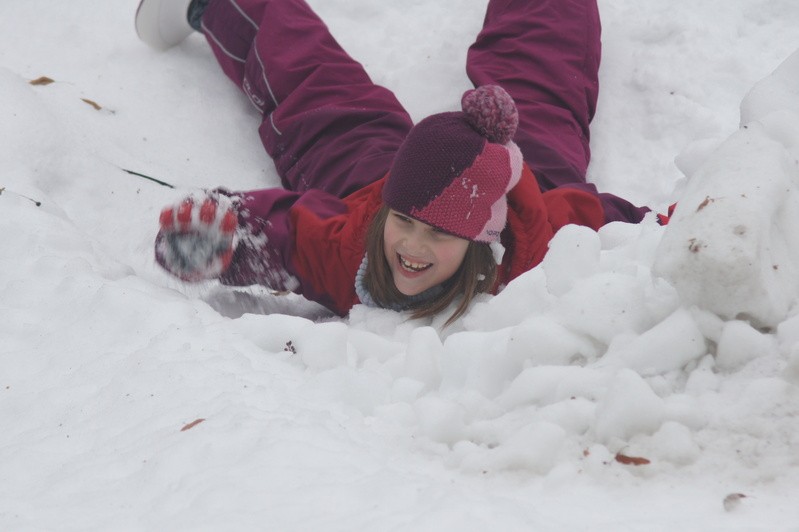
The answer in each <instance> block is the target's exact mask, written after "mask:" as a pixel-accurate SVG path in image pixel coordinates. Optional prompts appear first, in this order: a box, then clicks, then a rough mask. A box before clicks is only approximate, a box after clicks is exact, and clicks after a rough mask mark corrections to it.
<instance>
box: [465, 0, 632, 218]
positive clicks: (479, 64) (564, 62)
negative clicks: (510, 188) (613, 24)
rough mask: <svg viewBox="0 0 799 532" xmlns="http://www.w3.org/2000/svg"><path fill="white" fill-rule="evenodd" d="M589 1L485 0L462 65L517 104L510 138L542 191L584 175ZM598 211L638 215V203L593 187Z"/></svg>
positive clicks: (591, 34) (590, 61) (589, 99)
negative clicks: (478, 28)
mask: <svg viewBox="0 0 799 532" xmlns="http://www.w3.org/2000/svg"><path fill="white" fill-rule="evenodd" d="M600 33H601V27H600V21H599V13H598V11H597V6H596V0H490V2H489V4H488V10H487V12H486V17H485V21H484V25H483V30H482V31H481V32H480V34H479V35H478V36H477V40H476V41H475V43H474V44H473V45H472V46H471V48H470V49H469V54H468V58H467V66H466V70H467V73H468V75H469V78H470V79H471V80H472V82H473V83H474V84H475V85H476V86H479V85H485V84H491V83H493V84H497V85H501V86H502V87H503V88H504V89H505V90H507V91H508V93H510V95H511V96H512V97H513V99H514V100H515V101H516V106H517V107H518V109H519V129H518V132H517V134H516V137H515V138H514V140H515V141H516V143H517V144H518V145H519V147H520V148H521V150H522V154H523V155H524V159H525V161H527V163H528V164H529V165H530V167H531V168H532V169H533V172H534V173H535V175H536V178H537V179H538V182H539V183H540V185H541V188H542V190H544V191H546V190H551V189H553V188H557V187H560V186H571V187H575V188H581V189H584V190H588V191H590V192H593V193H596V188H595V187H594V186H593V185H592V184H589V183H586V182H585V175H586V169H587V168H588V162H589V160H590V158H591V152H590V148H589V124H590V122H591V119H592V118H593V116H594V111H595V109H596V100H597V93H598V71H599V59H600V53H601V45H600V39H599V38H600ZM599 197H600V199H601V200H602V203H603V205H604V207H605V211H606V218H607V219H608V221H611V220H625V221H636V222H637V221H640V219H641V217H642V216H643V214H644V213H645V212H646V211H647V210H648V209H641V208H637V207H635V206H633V205H631V204H630V203H629V202H627V201H625V200H623V199H621V198H618V197H616V196H613V195H610V194H599Z"/></svg>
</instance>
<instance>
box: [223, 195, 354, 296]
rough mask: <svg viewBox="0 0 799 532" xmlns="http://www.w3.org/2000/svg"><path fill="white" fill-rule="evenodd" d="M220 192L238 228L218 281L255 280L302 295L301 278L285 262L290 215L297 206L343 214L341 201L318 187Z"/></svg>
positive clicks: (292, 238)
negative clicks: (234, 208) (233, 206)
mask: <svg viewBox="0 0 799 532" xmlns="http://www.w3.org/2000/svg"><path fill="white" fill-rule="evenodd" d="M220 192H221V193H223V194H226V195H228V196H230V197H231V198H233V199H234V201H235V203H236V205H237V210H238V219H239V227H240V231H239V234H238V243H237V246H236V251H235V252H234V254H233V260H232V262H231V264H230V266H229V267H228V269H227V270H225V272H224V273H223V274H222V275H221V276H220V278H219V280H220V281H221V282H222V283H223V284H228V285H233V286H247V285H253V284H260V285H264V286H267V287H269V288H271V289H273V290H287V291H293V292H299V293H302V292H301V290H300V287H301V284H302V282H301V279H299V278H298V277H297V272H296V271H295V269H294V267H293V264H292V261H291V258H292V254H293V250H294V248H295V244H296V239H297V234H296V227H295V225H294V223H293V221H292V215H291V213H292V211H293V210H295V209H298V208H302V209H310V210H312V211H313V212H314V213H315V214H316V215H317V216H319V217H321V218H325V217H329V216H333V215H336V214H341V213H342V212H344V211H345V210H346V206H345V205H344V203H343V202H342V201H341V200H340V199H338V198H337V197H335V196H332V195H330V194H327V193H325V192H322V191H319V190H309V191H307V192H304V193H298V192H291V191H287V190H283V189H278V188H275V189H264V190H255V191H250V192H237V193H230V192H226V191H220Z"/></svg>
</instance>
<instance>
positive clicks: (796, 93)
mask: <svg viewBox="0 0 799 532" xmlns="http://www.w3.org/2000/svg"><path fill="white" fill-rule="evenodd" d="M797 115H799V50H797V51H795V52H794V53H793V54H791V56H790V57H788V59H786V60H785V61H783V62H782V64H781V65H780V66H779V67H777V69H776V70H775V71H774V72H773V73H771V75H769V76H766V77H765V78H763V79H762V80H760V81H759V82H758V83H756V84H755V86H754V87H752V89H751V90H750V91H749V93H748V94H747V95H746V97H745V98H744V99H743V102H741V125H746V124H749V123H751V122H755V121H757V122H760V123H762V124H764V126H765V127H766V130H767V131H768V132H769V133H770V135H771V136H772V138H775V140H779V141H781V142H782V143H783V144H785V145H786V146H787V147H788V148H789V149H796V148H797V147H799V134H797V132H799V129H797V126H796V116H797ZM788 121H791V122H793V123H792V124H789V123H788ZM784 134H787V136H784ZM794 155H796V152H794Z"/></svg>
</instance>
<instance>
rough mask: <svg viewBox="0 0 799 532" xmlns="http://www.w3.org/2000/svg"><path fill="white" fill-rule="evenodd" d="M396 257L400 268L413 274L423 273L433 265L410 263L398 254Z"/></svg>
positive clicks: (430, 263)
mask: <svg viewBox="0 0 799 532" xmlns="http://www.w3.org/2000/svg"><path fill="white" fill-rule="evenodd" d="M397 257H399V263H400V266H402V267H403V268H404V269H406V270H408V271H409V272H414V273H418V272H423V271H425V270H426V269H428V268H429V267H431V266H432V265H433V263H432V262H428V263H423V262H411V261H409V260H406V259H405V257H403V256H402V255H400V254H399V253H397Z"/></svg>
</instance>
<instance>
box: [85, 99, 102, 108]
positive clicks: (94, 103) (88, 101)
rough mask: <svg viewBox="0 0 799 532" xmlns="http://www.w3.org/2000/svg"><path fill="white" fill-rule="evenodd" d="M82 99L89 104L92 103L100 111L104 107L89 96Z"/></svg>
mask: <svg viewBox="0 0 799 532" xmlns="http://www.w3.org/2000/svg"><path fill="white" fill-rule="evenodd" d="M81 100H83V101H84V102H86V103H88V104H89V105H91V106H92V107H94V108H95V109H97V110H98V111H100V110H101V109H102V107H100V106H99V105H97V102H94V101H92V100H89V99H88V98H81Z"/></svg>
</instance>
